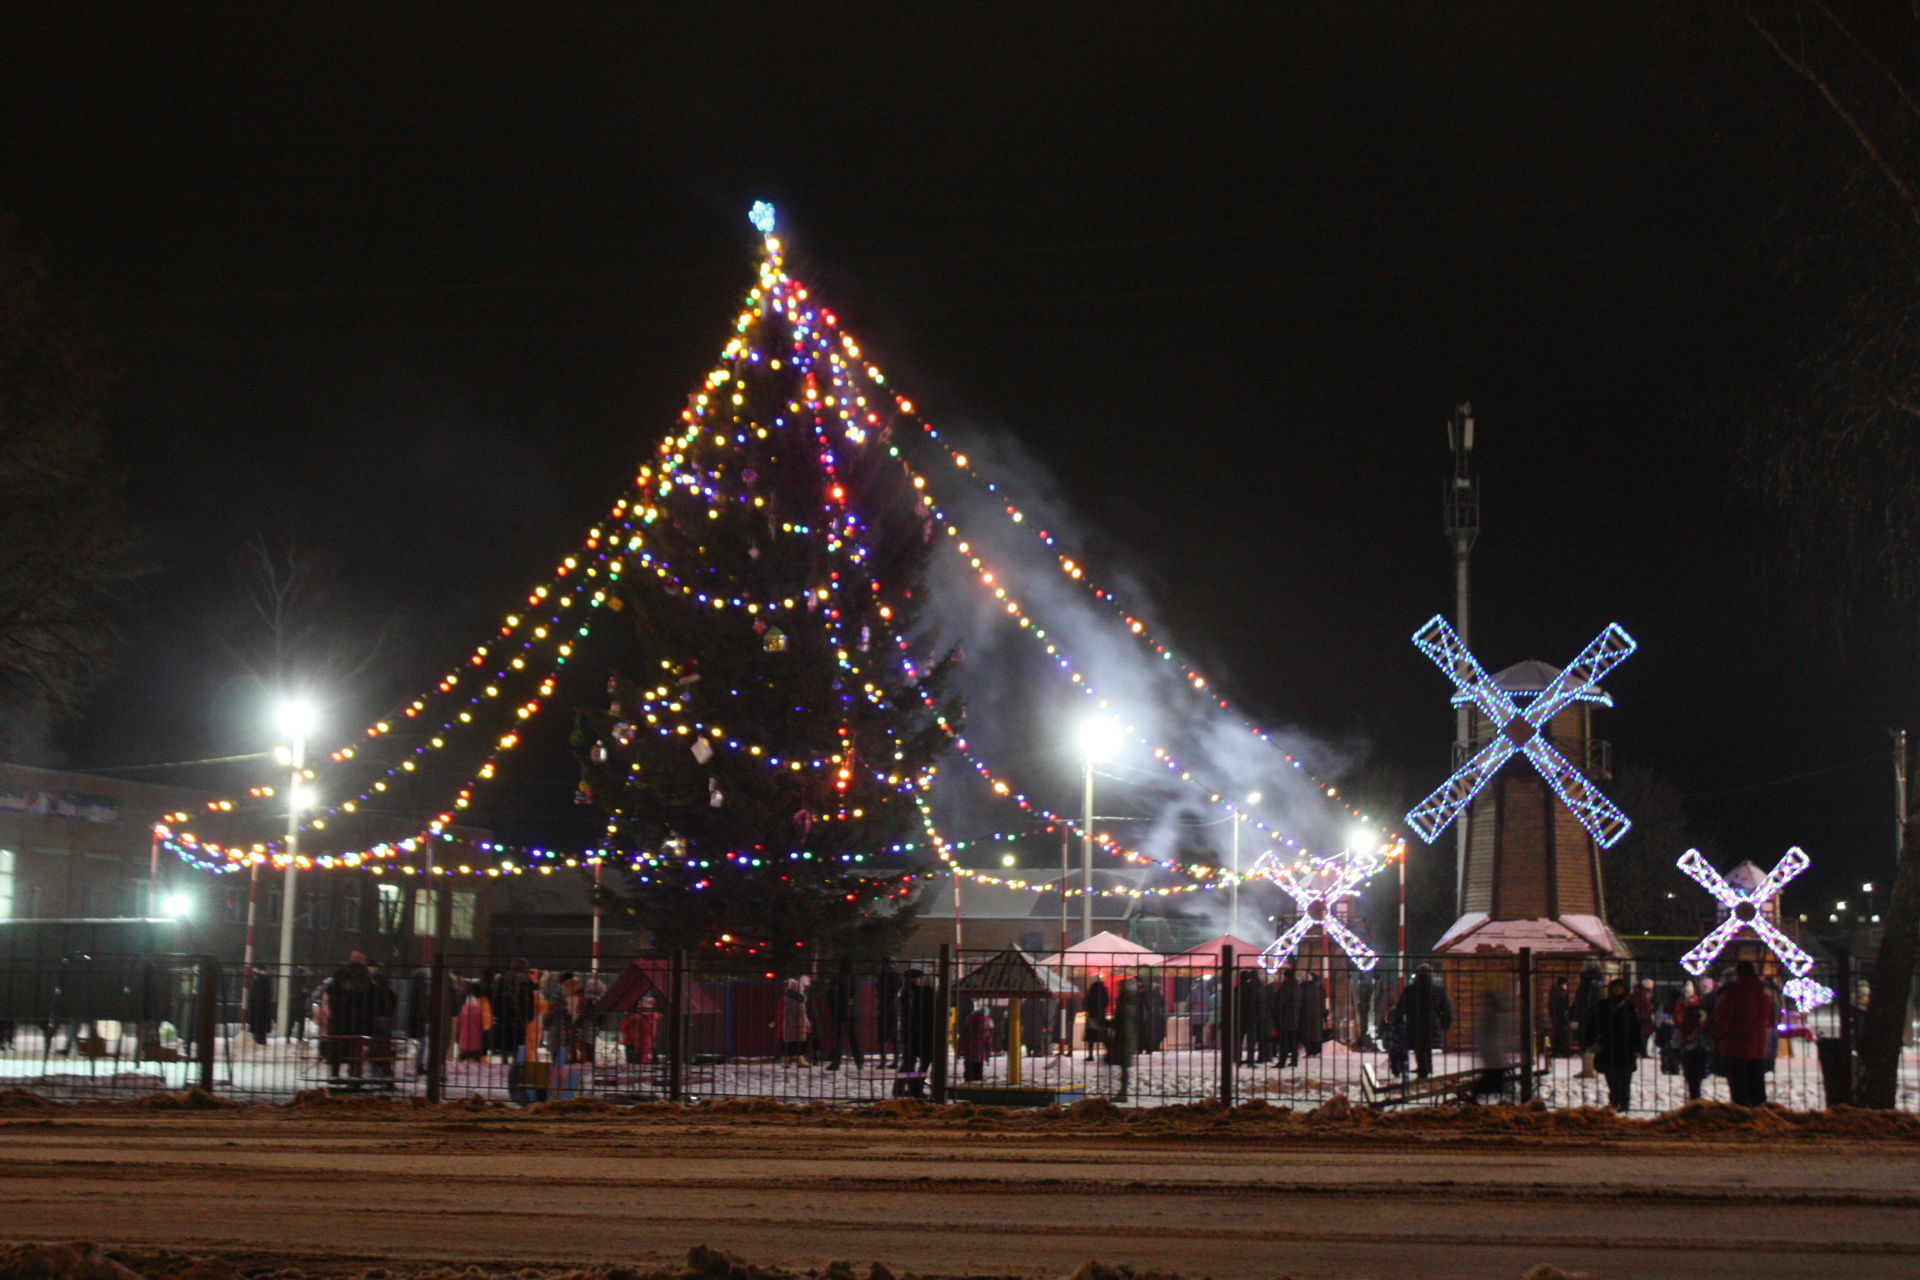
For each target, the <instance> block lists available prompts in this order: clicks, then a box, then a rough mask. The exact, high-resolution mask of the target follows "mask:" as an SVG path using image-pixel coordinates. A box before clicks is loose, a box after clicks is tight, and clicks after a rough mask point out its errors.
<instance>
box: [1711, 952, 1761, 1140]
mask: <svg viewBox="0 0 1920 1280" xmlns="http://www.w3.org/2000/svg"><path fill="white" fill-rule="evenodd" d="M1719 996H1720V998H1719V1000H1717V1001H1716V1002H1715V1003H1714V1007H1713V1044H1714V1053H1715V1055H1716V1056H1717V1057H1718V1058H1719V1061H1720V1066H1721V1072H1722V1074H1724V1075H1725V1076H1726V1077H1727V1093H1728V1094H1729V1096H1731V1097H1732V1099H1733V1104H1734V1105H1735V1106H1737V1107H1757V1106H1760V1105H1761V1104H1763V1103H1764V1102H1766V1100H1767V1074H1766V1071H1767V1057H1766V1054H1767V1047H1768V1045H1769V1043H1771V1038H1772V1035H1773V1019H1774V1012H1775V1010H1774V1002H1773V995H1772V993H1771V992H1769V991H1768V990H1767V984H1766V983H1764V982H1762V981H1761V980H1760V971H1759V970H1758V969H1756V968H1755V967H1754V964H1753V961H1751V960H1742V961H1741V962H1740V963H1739V965H1737V966H1736V967H1735V969H1734V978H1733V981H1732V982H1729V983H1728V984H1727V985H1726V986H1724V987H1722V988H1721V989H1720V991H1719Z"/></svg>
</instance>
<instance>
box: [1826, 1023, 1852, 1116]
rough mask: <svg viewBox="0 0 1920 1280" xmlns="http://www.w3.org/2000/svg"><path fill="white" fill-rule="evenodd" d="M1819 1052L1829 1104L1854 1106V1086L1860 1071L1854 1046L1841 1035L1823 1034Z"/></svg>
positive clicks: (1830, 1105)
mask: <svg viewBox="0 0 1920 1280" xmlns="http://www.w3.org/2000/svg"><path fill="white" fill-rule="evenodd" d="M1819 1052H1820V1078H1821V1080H1822V1081H1823V1082H1824V1083H1825V1084H1826V1087H1827V1106H1828V1107H1850V1106H1852V1105H1853V1088H1854V1084H1855V1082H1856V1081H1857V1080H1858V1078H1859V1073H1860V1064H1859V1062H1858V1060H1856V1059H1855V1058H1854V1056H1853V1047H1852V1046H1851V1045H1849V1044H1848V1043H1847V1042H1846V1041H1845V1040H1842V1039H1841V1038H1840V1037H1839V1036H1821V1037H1820V1041H1819Z"/></svg>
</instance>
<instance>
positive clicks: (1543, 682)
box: [1453, 658, 1613, 707]
mask: <svg viewBox="0 0 1920 1280" xmlns="http://www.w3.org/2000/svg"><path fill="white" fill-rule="evenodd" d="M1559 675H1560V668H1559V667H1556V666H1554V665H1552V664H1551V663H1546V662H1541V661H1540V660H1539V659H1538V658H1529V659H1527V660H1526V661H1525V662H1516V663H1514V664H1513V665H1512V666H1510V667H1508V668H1507V669H1506V670H1504V671H1496V672H1494V673H1493V674H1492V675H1490V676H1488V677H1487V681H1488V683H1490V684H1492V685H1493V687H1494V688H1496V689H1498V690H1500V691H1501V692H1502V693H1505V694H1507V695H1508V696H1510V697H1515V698H1531V697H1533V696H1534V695H1535V694H1538V693H1542V692H1544V691H1545V690H1546V687H1547V686H1548V685H1550V684H1552V683H1553V682H1554V680H1555V679H1557V678H1558V677H1559ZM1453 700H1454V701H1455V702H1457V703H1464V702H1471V701H1472V699H1471V698H1469V697H1467V695H1466V694H1465V693H1456V694H1454V695H1453ZM1574 700H1575V701H1577V702H1597V703H1599V704H1600V705H1601V706H1603V707H1610V706H1612V705H1613V699H1612V698H1611V697H1609V696H1608V695H1607V691H1606V690H1605V689H1602V688H1601V687H1600V686H1599V685H1594V686H1593V687H1592V688H1590V689H1587V690H1585V691H1584V692H1582V693H1580V694H1578V695H1576V696H1575V699H1574Z"/></svg>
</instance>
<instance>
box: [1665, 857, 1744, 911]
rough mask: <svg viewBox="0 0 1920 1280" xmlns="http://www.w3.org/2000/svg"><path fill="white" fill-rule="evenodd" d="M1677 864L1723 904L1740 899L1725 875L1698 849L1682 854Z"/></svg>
mask: <svg viewBox="0 0 1920 1280" xmlns="http://www.w3.org/2000/svg"><path fill="white" fill-rule="evenodd" d="M1675 865H1676V866H1678V867H1679V868H1680V869H1681V870H1682V871H1684V872H1686V873H1687V874H1688V875H1690V876H1692V877H1693V878H1694V880H1695V881H1696V882H1697V883H1698V884H1699V885H1700V887H1701V888H1702V889H1705V890H1706V891H1707V892H1708V893H1710V894H1712V895H1713V896H1714V897H1715V898H1717V899H1719V900H1720V902H1721V903H1722V904H1724V905H1726V906H1729V907H1731V906H1732V905H1733V904H1734V903H1735V902H1738V901H1739V900H1740V895H1739V894H1737V893H1735V892H1734V890H1733V887H1732V886H1731V885H1729V884H1728V883H1727V882H1726V879H1725V877H1723V876H1722V875H1721V874H1720V873H1719V872H1718V871H1715V870H1714V869H1713V864H1712V863H1711V862H1708V861H1707V860H1706V858H1705V856H1704V855H1702V854H1701V852H1700V851H1699V850H1698V849H1689V850H1687V851H1686V852H1685V853H1683V854H1681V855H1680V861H1679V862H1678V863H1676V864H1675Z"/></svg>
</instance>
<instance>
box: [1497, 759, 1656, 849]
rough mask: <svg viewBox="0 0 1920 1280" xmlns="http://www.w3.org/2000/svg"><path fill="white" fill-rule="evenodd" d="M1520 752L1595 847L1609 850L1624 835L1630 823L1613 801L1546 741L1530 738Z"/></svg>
mask: <svg viewBox="0 0 1920 1280" xmlns="http://www.w3.org/2000/svg"><path fill="white" fill-rule="evenodd" d="M1520 749H1521V751H1523V752H1525V753H1526V757H1527V759H1529V760H1531V761H1533V767H1534V768H1536V769H1538V770H1539V771H1540V776H1541V777H1543V778H1545V779H1546V780H1547V785H1548V786H1550V787H1552V788H1553V791H1554V794H1555V795H1557V796H1559V797H1560V802H1561V803H1562V804H1564V805H1566V806H1567V808H1569V809H1571V810H1572V811H1573V816H1574V817H1576V818H1578V819H1579V820H1580V825H1581V826H1583V827H1585V828H1586V829H1587V833H1588V834H1589V835H1591V836H1592V837H1593V842H1594V843H1595V844H1597V845H1599V846H1600V847H1601V848H1602V849H1610V848H1612V847H1613V846H1614V844H1615V842H1617V841H1618V840H1619V839H1620V837H1621V836H1623V835H1625V834H1627V828H1628V827H1631V826H1632V825H1633V822H1632V820H1631V819H1629V818H1628V817H1627V815H1626V814H1624V813H1622V812H1620V810H1619V808H1618V807H1616V806H1615V805H1614V803H1613V801H1611V800H1609V799H1607V798H1606V797H1605V796H1603V795H1601V794H1600V789H1599V788H1598V787H1596V786H1594V785H1593V784H1592V783H1591V782H1588V781H1587V777H1586V775H1585V774H1583V773H1581V772H1580V771H1579V770H1578V769H1576V768H1574V767H1573V766H1572V765H1571V764H1568V763H1567V758H1566V757H1565V756H1563V755H1561V754H1560V752H1559V751H1558V749H1556V748H1555V747H1554V746H1553V744H1552V743H1550V742H1548V741H1547V740H1546V739H1545V738H1532V739H1529V740H1528V742H1527V745H1526V746H1524V747H1522V748H1520Z"/></svg>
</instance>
